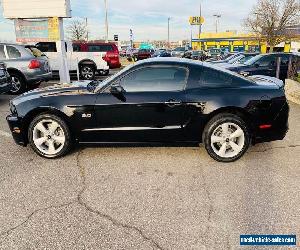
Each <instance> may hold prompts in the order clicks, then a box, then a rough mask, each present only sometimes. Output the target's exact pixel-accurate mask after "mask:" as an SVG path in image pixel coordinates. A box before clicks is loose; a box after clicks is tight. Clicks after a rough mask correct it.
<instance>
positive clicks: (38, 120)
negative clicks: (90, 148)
mask: <svg viewBox="0 0 300 250" xmlns="http://www.w3.org/2000/svg"><path fill="white" fill-rule="evenodd" d="M28 139H29V143H30V145H31V147H32V148H33V150H34V151H35V152H36V153H37V154H38V155H40V156H43V157H45V158H57V157H61V156H63V155H65V154H66V153H67V152H68V151H69V150H70V147H71V134H70V130H69V128H68V126H67V124H66V122H65V121H64V120H63V119H61V118H60V117H58V116H55V115H52V114H41V115H39V116H37V117H35V118H34V119H33V121H32V122H31V123H30V125H29V129H28Z"/></svg>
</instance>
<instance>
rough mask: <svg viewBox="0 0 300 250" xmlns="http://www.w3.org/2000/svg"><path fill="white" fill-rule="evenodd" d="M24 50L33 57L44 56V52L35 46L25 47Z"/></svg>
mask: <svg viewBox="0 0 300 250" xmlns="http://www.w3.org/2000/svg"><path fill="white" fill-rule="evenodd" d="M26 50H27V51H29V52H30V53H31V54H32V55H33V56H34V57H41V56H45V54H44V53H43V52H42V51H40V50H39V49H37V48H35V47H26Z"/></svg>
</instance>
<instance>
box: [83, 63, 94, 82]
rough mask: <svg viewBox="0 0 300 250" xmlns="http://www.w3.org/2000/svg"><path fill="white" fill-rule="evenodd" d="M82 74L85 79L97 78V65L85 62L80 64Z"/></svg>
mask: <svg viewBox="0 0 300 250" xmlns="http://www.w3.org/2000/svg"><path fill="white" fill-rule="evenodd" d="M80 75H81V77H82V79H84V80H94V79H95V67H94V66H93V65H88V64H83V65H81V66H80Z"/></svg>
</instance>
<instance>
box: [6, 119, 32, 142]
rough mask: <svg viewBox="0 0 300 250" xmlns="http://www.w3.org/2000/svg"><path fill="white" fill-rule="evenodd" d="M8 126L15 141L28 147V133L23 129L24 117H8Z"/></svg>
mask: <svg viewBox="0 0 300 250" xmlns="http://www.w3.org/2000/svg"><path fill="white" fill-rule="evenodd" d="M6 120H7V123H8V126H9V128H10V131H11V133H12V136H13V138H14V141H15V142H16V143H17V144H18V145H21V146H24V147H26V146H27V144H28V140H27V136H26V133H25V131H24V129H23V123H22V119H21V118H20V117H18V116H16V115H9V116H7V117H6Z"/></svg>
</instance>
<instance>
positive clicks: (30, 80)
mask: <svg viewBox="0 0 300 250" xmlns="http://www.w3.org/2000/svg"><path fill="white" fill-rule="evenodd" d="M0 61H2V62H4V63H5V64H6V65H7V71H8V73H9V74H10V76H11V79H12V89H11V91H10V92H11V93H13V94H21V93H23V92H25V91H26V90H30V89H34V88H36V87H38V86H39V84H40V83H41V82H43V81H48V80H50V79H51V78H52V71H51V69H50V66H49V62H48V58H47V57H46V56H44V55H43V54H42V52H40V51H38V50H36V49H35V50H34V49H33V48H31V47H27V48H26V47H25V46H22V45H17V44H6V43H0Z"/></svg>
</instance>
